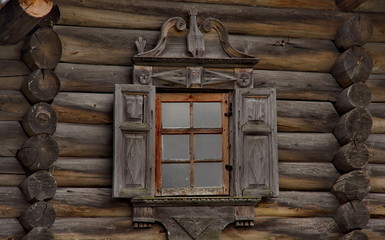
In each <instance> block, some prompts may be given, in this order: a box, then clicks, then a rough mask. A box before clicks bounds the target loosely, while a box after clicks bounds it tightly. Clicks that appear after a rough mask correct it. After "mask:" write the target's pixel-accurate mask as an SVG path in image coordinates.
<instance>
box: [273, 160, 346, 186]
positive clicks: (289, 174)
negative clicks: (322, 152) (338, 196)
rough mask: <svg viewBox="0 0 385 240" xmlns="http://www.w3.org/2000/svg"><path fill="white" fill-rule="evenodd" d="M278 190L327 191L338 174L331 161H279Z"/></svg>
mask: <svg viewBox="0 0 385 240" xmlns="http://www.w3.org/2000/svg"><path fill="white" fill-rule="evenodd" d="M278 166H279V188H280V190H307V191H328V190H330V189H331V187H332V186H333V184H334V183H335V181H336V180H337V178H338V177H339V176H340V174H339V173H338V172H337V170H336V169H335V168H334V166H333V164H331V163H280V164H279V165H278Z"/></svg>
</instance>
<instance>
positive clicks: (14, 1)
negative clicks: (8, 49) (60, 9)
mask: <svg viewBox="0 0 385 240" xmlns="http://www.w3.org/2000/svg"><path fill="white" fill-rule="evenodd" d="M52 6H53V3H52V1H50V0H46V1H45V0H39V1H36V0H34V1H32V0H28V1H18V0H11V1H10V2H8V3H7V4H6V5H5V6H4V7H3V8H2V9H1V11H0V29H2V31H1V33H0V43H2V44H14V43H17V42H19V41H20V40H22V39H23V38H24V37H25V36H26V35H27V34H28V33H29V32H30V31H31V30H32V29H33V28H34V27H35V26H36V25H37V24H38V23H39V21H40V19H41V18H42V17H44V16H45V15H47V14H48V13H49V11H50V10H51V8H52Z"/></svg>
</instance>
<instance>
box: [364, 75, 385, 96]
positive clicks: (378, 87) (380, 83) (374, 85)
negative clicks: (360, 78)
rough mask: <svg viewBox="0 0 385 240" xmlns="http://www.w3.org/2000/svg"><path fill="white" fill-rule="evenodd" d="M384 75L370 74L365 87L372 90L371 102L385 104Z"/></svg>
mask: <svg viewBox="0 0 385 240" xmlns="http://www.w3.org/2000/svg"><path fill="white" fill-rule="evenodd" d="M384 80H385V75H381V74H371V75H370V76H369V79H368V80H367V81H366V85H368V87H369V88H370V90H372V102H385V81H384Z"/></svg>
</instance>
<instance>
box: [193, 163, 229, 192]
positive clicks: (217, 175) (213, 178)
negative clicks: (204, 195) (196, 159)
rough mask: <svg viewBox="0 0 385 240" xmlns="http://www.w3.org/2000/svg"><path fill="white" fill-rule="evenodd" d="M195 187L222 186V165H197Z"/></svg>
mask: <svg viewBox="0 0 385 240" xmlns="http://www.w3.org/2000/svg"><path fill="white" fill-rule="evenodd" d="M194 171H195V172H194V181H195V184H194V187H220V186H222V181H223V180H222V163H196V164H195V170H194Z"/></svg>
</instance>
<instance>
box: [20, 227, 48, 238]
mask: <svg viewBox="0 0 385 240" xmlns="http://www.w3.org/2000/svg"><path fill="white" fill-rule="evenodd" d="M53 239H54V237H53V233H52V231H51V230H50V229H49V228H46V227H36V228H34V229H32V230H31V231H30V232H29V233H28V234H27V235H25V236H24V237H23V238H22V239H21V240H53Z"/></svg>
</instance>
